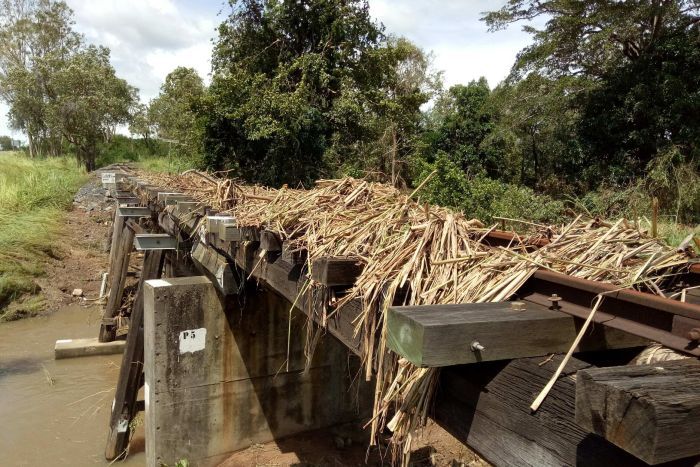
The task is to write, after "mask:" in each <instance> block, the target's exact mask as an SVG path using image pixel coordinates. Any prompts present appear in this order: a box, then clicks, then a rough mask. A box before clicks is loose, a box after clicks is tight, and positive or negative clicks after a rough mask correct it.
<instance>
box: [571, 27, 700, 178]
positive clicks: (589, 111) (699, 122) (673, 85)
mask: <svg viewBox="0 0 700 467" xmlns="http://www.w3.org/2000/svg"><path fill="white" fill-rule="evenodd" d="M602 78H603V82H602V83H601V85H600V86H598V87H596V88H595V89H594V90H593V91H592V92H591V93H590V94H589V95H588V96H586V98H585V99H584V100H582V107H583V110H582V113H583V119H582V122H581V125H580V131H579V133H580V135H581V139H582V141H583V142H584V144H585V145H586V146H587V147H588V148H589V150H590V154H591V157H592V158H593V160H595V161H597V162H598V164H599V165H600V166H601V169H600V171H601V172H602V173H610V174H612V175H613V176H614V178H615V179H618V180H621V179H628V178H630V177H638V176H640V175H643V173H644V172H645V170H646V169H647V166H648V165H649V164H650V163H651V161H652V160H653V159H654V158H655V157H656V156H657V155H659V154H663V153H666V152H667V151H669V150H670V149H671V148H674V151H676V152H678V155H679V156H680V157H682V160H681V161H680V162H683V161H692V160H695V161H697V163H700V28H698V25H696V26H694V27H692V28H690V29H689V30H686V29H683V30H679V31H676V33H673V34H672V33H670V32H669V33H667V34H666V35H665V36H664V37H663V38H662V39H660V40H658V41H657V42H656V43H655V44H654V45H653V46H652V47H651V48H650V49H649V50H647V52H646V53H645V54H644V56H642V57H639V59H637V60H635V61H633V62H630V63H628V64H626V65H624V66H621V67H618V68H616V69H614V70H611V71H609V72H608V73H606V74H605V75H603V77H602Z"/></svg>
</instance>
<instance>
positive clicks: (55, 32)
mask: <svg viewBox="0 0 700 467" xmlns="http://www.w3.org/2000/svg"><path fill="white" fill-rule="evenodd" d="M72 15H73V12H72V10H71V9H70V8H68V6H67V5H66V4H65V3H64V2H56V1H52V0H2V1H0V97H1V98H2V99H3V100H4V101H5V102H7V103H8V105H9V107H10V112H9V116H10V123H11V124H12V126H13V127H15V128H16V129H19V130H22V131H24V132H25V133H26V134H27V138H28V141H29V153H30V155H32V156H34V155H37V154H52V155H56V154H58V153H59V152H60V149H61V132H60V131H58V130H57V129H55V128H52V127H50V126H49V125H48V124H47V122H46V118H47V113H46V109H47V107H48V106H49V105H52V104H53V103H54V102H55V100H56V90H55V89H53V87H52V83H51V80H52V76H53V74H54V73H56V72H57V71H59V70H61V69H62V68H63V67H64V66H65V60H66V59H67V57H69V56H70V55H71V54H73V53H75V52H76V51H77V50H78V49H79V48H80V47H81V45H82V38H81V36H80V35H79V34H77V33H76V32H75V31H73V29H72V25H73V19H72Z"/></svg>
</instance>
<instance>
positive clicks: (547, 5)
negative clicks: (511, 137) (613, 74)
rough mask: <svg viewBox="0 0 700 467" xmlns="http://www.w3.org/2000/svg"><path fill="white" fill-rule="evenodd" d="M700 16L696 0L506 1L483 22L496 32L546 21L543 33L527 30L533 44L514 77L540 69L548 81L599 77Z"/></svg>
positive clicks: (518, 61)
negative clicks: (550, 79)
mask: <svg viewBox="0 0 700 467" xmlns="http://www.w3.org/2000/svg"><path fill="white" fill-rule="evenodd" d="M699 15H700V1H698V0H635V1H614V2H605V1H580V0H547V1H540V0H508V1H507V3H506V5H505V6H504V7H502V8H501V9H500V10H497V11H492V12H489V13H487V14H486V15H485V16H484V17H483V18H482V19H483V20H484V21H485V22H486V24H487V25H488V26H489V28H490V30H492V31H494V30H499V29H503V28H505V27H507V26H508V25H510V24H512V23H516V22H519V21H527V22H530V21H532V20H534V19H537V18H540V17H542V18H543V19H546V24H545V26H544V28H543V29H537V28H536V27H534V26H532V25H526V26H525V27H524V29H525V31H527V32H529V33H530V34H532V36H533V38H534V42H533V44H531V45H530V46H528V47H526V48H525V49H523V50H522V51H521V52H520V53H519V54H518V57H517V59H516V62H515V65H514V67H513V73H514V75H515V76H516V77H517V76H523V75H525V74H527V73H528V72H532V71H536V72H538V73H540V74H542V75H544V76H547V77H559V76H586V77H589V78H591V79H600V78H601V77H602V76H603V75H604V74H605V73H607V72H609V71H610V70H611V69H613V68H615V67H616V66H618V65H619V64H621V63H623V62H626V61H635V60H637V59H638V58H640V57H642V56H644V55H645V54H646V53H647V52H648V51H650V50H652V49H653V47H654V45H655V44H657V43H658V42H659V41H660V40H662V39H663V38H664V37H665V36H666V35H667V34H668V33H669V32H673V33H674V34H675V33H677V32H678V31H684V30H687V29H688V28H690V27H692V26H693V25H695V24H697V23H698V22H699V21H700V16H699Z"/></svg>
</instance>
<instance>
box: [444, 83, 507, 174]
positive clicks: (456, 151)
mask: <svg viewBox="0 0 700 467" xmlns="http://www.w3.org/2000/svg"><path fill="white" fill-rule="evenodd" d="M490 97H491V90H490V89H489V85H488V83H487V82H486V79H485V78H481V79H479V80H478V81H471V82H470V83H469V84H467V85H462V84H457V85H454V86H452V87H451V88H450V89H449V90H448V91H447V92H446V93H444V94H443V95H442V96H440V98H439V99H438V100H437V102H436V104H435V108H434V109H433V110H432V113H433V116H432V121H433V125H432V128H431V135H430V140H431V143H430V152H431V153H433V154H434V153H437V152H439V151H442V152H444V153H445V154H447V155H449V157H450V158H451V159H452V161H454V162H455V163H456V164H457V166H458V167H460V168H461V169H462V170H464V171H467V172H471V173H472V174H476V173H482V172H483V173H486V174H488V175H490V176H498V175H499V168H500V167H499V165H500V164H499V162H500V158H501V155H500V154H493V153H492V152H490V151H486V150H485V147H484V142H485V141H486V139H487V138H488V137H489V136H490V135H491V133H492V132H493V130H494V128H495V125H496V122H495V118H494V114H493V109H492V106H491V105H490Z"/></svg>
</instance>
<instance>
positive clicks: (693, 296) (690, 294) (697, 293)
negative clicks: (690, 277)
mask: <svg viewBox="0 0 700 467" xmlns="http://www.w3.org/2000/svg"><path fill="white" fill-rule="evenodd" d="M685 301H686V302H687V303H692V304H693V305H700V288H696V289H688V290H687V291H686V293H685Z"/></svg>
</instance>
